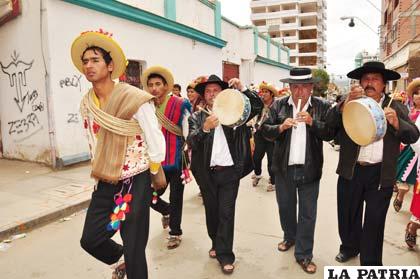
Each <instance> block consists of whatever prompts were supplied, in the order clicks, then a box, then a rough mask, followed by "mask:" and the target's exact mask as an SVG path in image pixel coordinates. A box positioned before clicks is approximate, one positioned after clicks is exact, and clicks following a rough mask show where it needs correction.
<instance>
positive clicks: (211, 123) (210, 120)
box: [203, 114, 219, 131]
mask: <svg viewBox="0 0 420 279" xmlns="http://www.w3.org/2000/svg"><path fill="white" fill-rule="evenodd" d="M217 126H219V119H218V118H217V116H216V115H214V114H212V115H210V116H209V117H207V118H206V121H204V123H203V129H204V130H206V131H210V130H211V129H214V128H216V127H217Z"/></svg>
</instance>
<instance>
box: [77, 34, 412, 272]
mask: <svg viewBox="0 0 420 279" xmlns="http://www.w3.org/2000/svg"><path fill="white" fill-rule="evenodd" d="M71 54H72V60H73V63H74V65H75V66H76V68H77V69H78V70H79V71H80V72H81V73H83V74H84V75H85V77H86V79H87V80H88V81H89V82H90V83H91V84H92V88H91V89H90V90H89V92H87V94H86V95H85V96H84V97H83V99H82V102H81V108H80V111H81V114H82V117H83V122H84V128H85V130H86V134H87V136H88V141H89V147H90V151H91V156H92V172H91V175H92V177H93V178H95V180H96V185H95V189H94V192H93V194H92V200H91V203H90V205H89V208H88V211H87V215H86V221H85V225H84V228H83V234H82V238H81V241H80V242H81V246H82V248H83V249H84V250H85V251H87V252H88V253H89V254H91V255H92V256H93V257H95V258H96V259H98V260H99V261H102V262H104V263H106V264H116V263H117V264H116V267H115V270H114V271H113V275H112V276H113V278H124V276H127V278H129V279H130V278H131V279H133V278H148V268H147V260H146V255H145V249H146V245H147V241H148V236H149V218H150V210H149V209H150V207H151V208H152V209H154V210H156V211H157V212H159V213H160V214H161V215H162V217H161V221H162V226H163V228H164V229H166V228H169V236H168V242H167V248H168V249H175V248H177V247H179V246H180V245H181V243H182V235H183V231H182V226H181V223H182V209H183V194H184V186H185V184H186V183H188V182H189V181H190V180H191V178H190V172H189V171H190V170H191V172H192V174H193V176H194V178H195V181H196V182H197V185H198V186H199V188H200V193H201V196H202V198H203V204H204V209H205V217H206V226H207V233H208V236H209V238H210V245H209V251H208V256H209V257H210V258H214V259H216V260H217V261H218V262H219V264H220V268H221V271H222V272H223V273H224V274H232V273H233V272H234V269H235V254H234V252H233V240H234V224H235V204H236V199H237V195H238V189H239V185H240V183H241V179H242V178H244V177H246V176H247V175H249V174H250V173H251V172H252V171H253V172H254V173H253V174H252V176H251V178H252V185H253V186H257V185H258V184H259V182H260V180H261V178H262V159H263V157H264V156H265V155H267V162H268V164H267V171H268V173H269V180H268V181H269V183H268V186H267V191H270V192H271V191H275V192H276V199H277V204H278V210H279V219H280V225H281V228H282V230H283V233H284V235H283V240H282V241H281V242H280V243H278V246H277V249H278V250H279V251H280V252H287V251H288V250H289V249H291V248H292V247H293V246H294V257H295V260H296V262H297V263H298V264H299V265H300V267H301V268H302V270H303V271H304V272H306V273H310V274H313V273H315V272H316V271H317V265H316V264H315V263H314V261H313V246H314V233H315V224H316V217H317V200H318V194H319V187H320V180H321V177H322V170H323V163H324V159H323V142H324V141H327V142H328V141H331V140H333V139H334V138H335V139H337V140H338V141H339V142H340V153H339V162H338V166H337V174H338V182H337V205H338V208H337V213H338V230H339V235H340V240H341V245H340V247H339V250H338V254H337V256H336V258H335V260H336V261H338V262H341V263H342V262H346V261H348V260H349V259H351V258H353V257H356V256H358V255H359V254H360V264H361V265H371V266H372V265H382V250H383V241H384V229H385V220H386V215H387V211H388V207H389V205H390V200H391V197H392V194H393V189H394V185H396V186H395V188H396V189H397V191H398V192H397V194H396V197H395V199H394V201H393V206H394V208H395V210H397V211H399V210H400V209H401V205H402V203H403V200H404V195H405V193H406V192H407V191H408V189H409V188H410V187H414V188H415V189H414V195H413V201H412V204H411V212H412V214H413V215H412V217H411V218H410V220H409V221H408V224H407V228H406V233H405V241H406V243H407V245H408V246H409V247H410V248H414V247H415V246H416V231H417V229H418V228H419V227H420V214H419V213H420V191H419V188H420V187H419V185H418V176H419V168H420V164H417V161H418V155H417V154H418V152H420V147H419V146H420V143H419V142H418V138H419V135H420V132H419V129H418V125H419V124H418V123H420V122H419V121H420V118H418V117H417V116H418V114H419V111H420V83H419V82H418V81H414V82H413V83H412V84H411V85H410V87H409V90H408V92H407V93H408V96H409V97H410V99H412V104H413V105H412V108H411V110H410V113H409V110H408V108H407V106H406V105H405V104H403V103H402V102H399V101H393V97H390V96H389V95H388V94H386V84H387V81H390V80H397V79H399V78H400V75H399V74H398V73H397V72H394V71H392V70H388V69H386V68H385V66H384V64H382V63H380V62H367V63H365V64H364V65H363V66H362V67H359V68H357V69H355V70H353V71H351V72H350V73H349V74H348V77H349V78H352V79H354V80H358V81H359V84H358V85H354V86H352V88H351V90H350V92H349V94H348V95H347V97H346V98H345V99H343V100H342V101H340V102H339V103H337V105H335V106H333V107H332V106H331V105H330V104H329V103H328V102H327V101H325V100H323V99H322V98H319V97H315V96H312V91H313V87H314V84H315V83H316V80H315V79H314V78H313V77H312V73H311V70H310V69H308V68H292V69H291V70H290V75H289V77H288V78H286V79H283V80H281V81H282V82H284V83H287V84H289V87H290V95H289V94H283V93H284V91H280V92H279V90H277V89H276V88H275V87H274V86H272V85H271V84H269V83H267V82H262V83H261V84H260V85H259V86H258V91H259V92H258V93H257V92H256V90H253V88H252V87H251V88H247V87H245V86H244V84H243V83H242V82H241V81H240V80H239V79H238V78H233V79H230V80H229V81H224V80H222V79H220V77H218V76H217V75H215V74H212V75H210V76H200V77H198V78H195V79H194V80H193V81H192V82H191V83H190V84H188V86H187V97H188V98H183V97H182V95H181V86H180V85H179V84H175V83H174V77H173V75H172V73H171V71H170V70H169V69H166V68H165V67H162V66H152V67H149V68H147V69H146V70H145V71H144V72H143V73H142V76H141V82H142V85H143V89H144V90H141V89H139V88H136V87H134V86H131V85H128V84H125V83H117V82H115V81H114V80H115V79H117V78H118V77H119V76H121V74H123V73H124V70H125V66H126V64H127V63H126V58H125V55H124V52H123V50H122V49H121V47H120V46H119V45H118V43H117V42H116V41H115V40H114V39H113V38H111V37H110V36H109V35H107V34H105V33H103V32H100V31H99V32H96V31H88V32H84V33H82V34H81V35H80V36H78V37H77V38H76V39H75V40H74V42H73V45H72V47H71ZM231 89H234V91H233V90H231ZM227 92H228V93H229V94H234V95H238V94H239V95H241V96H243V98H244V100H246V102H245V105H244V108H243V112H242V111H241V113H243V115H242V117H243V118H244V119H243V121H242V122H241V124H238V125H228V124H226V123H225V122H224V120H223V119H222V118H221V115H217V114H216V113H215V112H214V111H215V110H217V109H218V107H217V105H216V104H217V100H218V96H219V97H220V96H222V95H223V94H225V93H226V94H227ZM232 92H233V93H232ZM226 94H225V95H226ZM281 94H283V95H282V96H280V95H281ZM363 96H367V97H370V98H372V99H373V100H374V101H376V102H377V103H378V104H379V105H380V106H381V107H382V108H383V115H384V118H385V119H386V122H387V129H386V133H384V135H383V137H382V138H380V139H379V140H376V141H372V142H370V143H369V144H367V145H364V146H360V145H358V144H356V143H355V142H354V140H353V138H352V136H351V135H349V134H348V131H347V130H346V128H345V127H344V125H343V111H344V110H345V108H346V106H348V104H349V102H351V101H355V100H358V99H359V98H362V97H363ZM227 113H229V112H227ZM414 122H415V123H416V124H415V123H414ZM242 123H243V124H242ZM400 146H403V147H401V149H402V151H401V153H400ZM397 180H398V182H397ZM165 191H169V201H165V200H163V199H162V194H163V193H164V192H165ZM117 231H120V234H121V238H122V244H118V243H116V242H115V241H113V240H112V239H111V237H112V236H113V235H114V234H115V233H116V232H117ZM122 256H124V261H123V262H121V263H119V260H120V258H122Z"/></svg>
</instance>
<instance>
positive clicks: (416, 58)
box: [380, 0, 420, 89]
mask: <svg viewBox="0 0 420 279" xmlns="http://www.w3.org/2000/svg"><path fill="white" fill-rule="evenodd" d="M419 34H420V1H419V0H382V25H381V47H380V51H381V53H380V56H381V60H383V61H384V63H385V65H386V66H387V68H390V69H393V70H395V71H398V72H399V73H400V74H401V76H402V77H403V78H402V79H401V80H400V81H398V82H397V83H396V84H395V85H396V86H397V88H399V89H405V86H406V85H407V83H408V82H410V81H411V80H412V79H414V78H416V77H420V37H419Z"/></svg>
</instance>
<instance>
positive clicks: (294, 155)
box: [288, 96, 311, 166]
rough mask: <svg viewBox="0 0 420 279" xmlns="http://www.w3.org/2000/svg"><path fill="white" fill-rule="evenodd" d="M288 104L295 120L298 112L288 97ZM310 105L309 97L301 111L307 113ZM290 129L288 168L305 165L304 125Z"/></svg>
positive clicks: (300, 124) (302, 123) (300, 123)
mask: <svg viewBox="0 0 420 279" xmlns="http://www.w3.org/2000/svg"><path fill="white" fill-rule="evenodd" d="M288 104H289V105H291V106H293V118H294V119H296V115H297V114H298V111H297V107H296V106H295V103H294V102H293V99H292V96H290V97H289V101H288ZM310 104H311V97H309V99H308V101H307V102H306V104H305V106H304V107H303V108H302V109H301V111H307V110H308V107H309V105H310ZM291 129H292V137H291V139H290V153H289V166H291V165H303V164H304V163H305V155H306V154H305V152H306V123H305V122H298V124H297V126H296V127H293V128H291Z"/></svg>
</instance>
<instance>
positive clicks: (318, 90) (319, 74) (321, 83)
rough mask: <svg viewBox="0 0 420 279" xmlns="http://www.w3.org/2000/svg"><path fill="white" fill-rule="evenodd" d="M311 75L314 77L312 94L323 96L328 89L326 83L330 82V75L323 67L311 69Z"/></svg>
mask: <svg viewBox="0 0 420 279" xmlns="http://www.w3.org/2000/svg"><path fill="white" fill-rule="evenodd" d="M312 76H313V77H314V79H315V83H314V92H313V95H314V96H318V97H325V96H326V92H327V89H328V83H330V76H329V75H328V73H327V72H326V71H325V70H323V69H313V70H312Z"/></svg>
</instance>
